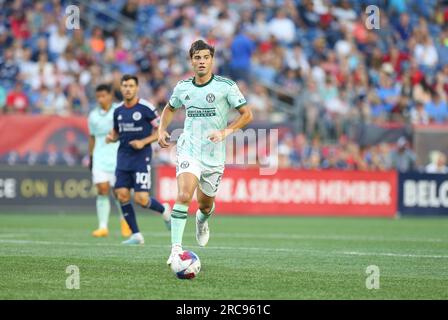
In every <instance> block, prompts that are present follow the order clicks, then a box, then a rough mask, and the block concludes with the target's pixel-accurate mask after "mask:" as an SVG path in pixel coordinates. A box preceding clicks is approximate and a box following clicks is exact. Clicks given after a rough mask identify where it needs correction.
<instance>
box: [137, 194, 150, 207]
mask: <svg viewBox="0 0 448 320" xmlns="http://www.w3.org/2000/svg"><path fill="white" fill-rule="evenodd" d="M134 201H135V203H137V204H139V205H140V206H142V207H147V206H148V204H149V201H150V200H149V197H148V196H143V195H138V194H136V195H134Z"/></svg>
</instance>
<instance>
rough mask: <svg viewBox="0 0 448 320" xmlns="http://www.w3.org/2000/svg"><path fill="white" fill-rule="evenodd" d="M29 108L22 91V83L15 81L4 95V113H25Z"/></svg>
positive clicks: (26, 98)
mask: <svg viewBox="0 0 448 320" xmlns="http://www.w3.org/2000/svg"><path fill="white" fill-rule="evenodd" d="M29 108H30V105H29V100H28V97H27V96H26V94H25V92H24V91H23V85H22V83H20V82H17V83H16V85H15V87H14V89H13V90H12V91H11V92H9V93H8V95H7V97H6V113H27V112H28V110H29Z"/></svg>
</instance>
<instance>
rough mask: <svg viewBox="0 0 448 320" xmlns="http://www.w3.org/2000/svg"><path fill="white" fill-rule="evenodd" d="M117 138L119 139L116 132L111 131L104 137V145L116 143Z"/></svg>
mask: <svg viewBox="0 0 448 320" xmlns="http://www.w3.org/2000/svg"><path fill="white" fill-rule="evenodd" d="M118 138H119V135H118V132H117V131H116V130H115V129H112V130H110V131H109V133H108V134H107V136H106V143H114V142H117V141H118Z"/></svg>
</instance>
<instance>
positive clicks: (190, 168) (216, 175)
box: [176, 155, 224, 197]
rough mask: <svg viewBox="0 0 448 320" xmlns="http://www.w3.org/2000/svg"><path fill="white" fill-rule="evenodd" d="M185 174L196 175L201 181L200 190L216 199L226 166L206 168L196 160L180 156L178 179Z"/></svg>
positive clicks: (177, 171)
mask: <svg viewBox="0 0 448 320" xmlns="http://www.w3.org/2000/svg"><path fill="white" fill-rule="evenodd" d="M185 172H188V173H192V174H194V175H195V176H196V178H198V180H199V189H201V191H202V192H203V193H204V194H205V195H207V196H209V197H214V196H216V193H217V192H218V186H219V183H220V182H221V178H222V175H223V174H224V165H222V166H216V167H211V166H205V165H203V164H201V162H200V161H198V160H196V159H194V158H191V157H187V156H182V155H178V157H177V164H176V177H177V176H179V175H180V174H181V173H185Z"/></svg>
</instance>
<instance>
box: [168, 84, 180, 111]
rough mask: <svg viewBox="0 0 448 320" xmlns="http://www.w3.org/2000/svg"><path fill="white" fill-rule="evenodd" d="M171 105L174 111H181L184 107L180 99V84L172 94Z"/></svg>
mask: <svg viewBox="0 0 448 320" xmlns="http://www.w3.org/2000/svg"><path fill="white" fill-rule="evenodd" d="M168 103H169V105H170V106H171V107H172V108H174V109H179V108H180V107H182V101H181V99H180V88H179V84H177V85H176V86H175V87H174V90H173V93H172V94H171V97H170V100H169V102H168Z"/></svg>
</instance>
